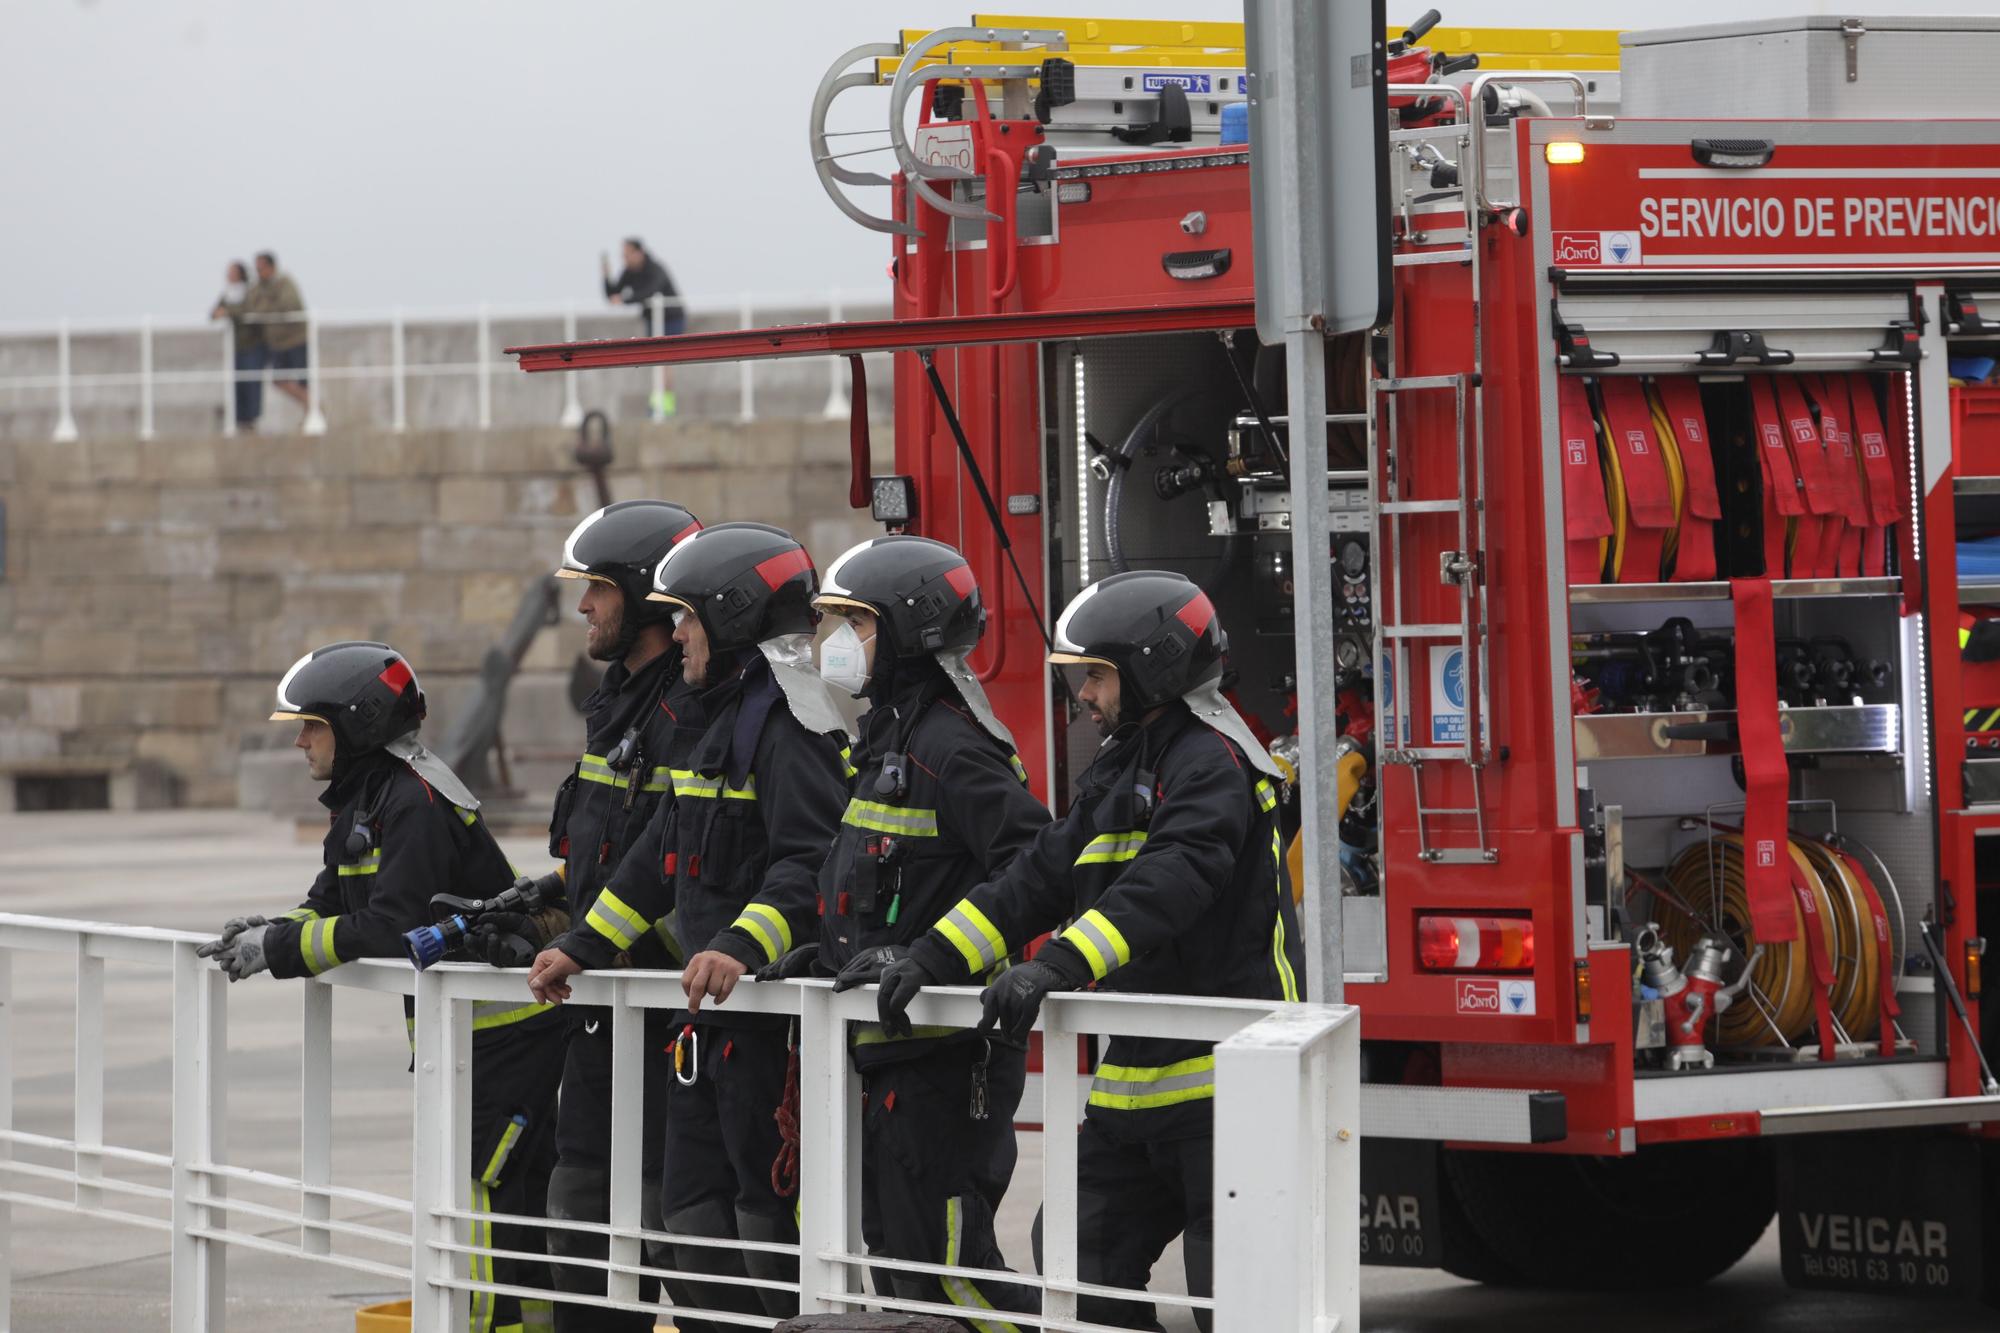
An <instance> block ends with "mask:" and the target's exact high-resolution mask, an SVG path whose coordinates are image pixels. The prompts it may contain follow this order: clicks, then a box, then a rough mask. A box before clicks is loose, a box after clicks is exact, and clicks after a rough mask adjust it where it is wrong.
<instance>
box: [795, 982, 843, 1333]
mask: <svg viewBox="0 0 2000 1333" xmlns="http://www.w3.org/2000/svg"><path fill="white" fill-rule="evenodd" d="M793 984H795V985H797V986H799V1004H800V1010H799V1105H801V1106H811V1107H814V1108H817V1109H816V1113H815V1114H813V1115H810V1116H807V1117H805V1123H804V1124H803V1125H801V1126H800V1134H801V1142H800V1144H799V1311H800V1313H802V1314H824V1313H830V1312H834V1311H838V1310H841V1309H844V1308H851V1306H850V1304H849V1303H848V1302H846V1301H843V1300H840V1299H838V1297H839V1296H844V1295H847V1294H848V1293H850V1292H852V1291H853V1290H854V1285H853V1283H852V1281H851V1277H852V1274H853V1270H852V1269H850V1268H849V1267H848V1266H847V1265H846V1264H844V1263H840V1262H838V1261H837V1260H831V1259H822V1258H820V1257H819V1256H821V1255H823V1254H847V1253H850V1252H851V1250H852V1246H853V1236H852V1235H851V1234H850V1233H849V1230H848V1225H847V1222H848V1217H847V1199H848V1194H849V1188H850V1186H851V1185H852V1184H853V1182H852V1181H851V1180H850V1178H849V1176H848V1166H849V1162H848V1155H847V1140H848V1122H849V1120H850V1119H851V1118H853V1116H854V1112H855V1110H856V1109H857V1108H856V1104H855V1100H856V1099H855V1097H854V1092H853V1089H852V1088H851V1087H850V1086H849V1084H848V1082H847V1070H848V1063H847V1025H846V1024H845V1023H843V1022H841V1021H840V1020H839V1019H837V1018H835V1017H834V1016H833V1003H832V1001H833V991H832V990H831V989H830V988H828V987H827V986H826V985H825V983H823V982H822V983H813V982H803V983H793ZM822 1293H826V1294H825V1295H822Z"/></svg>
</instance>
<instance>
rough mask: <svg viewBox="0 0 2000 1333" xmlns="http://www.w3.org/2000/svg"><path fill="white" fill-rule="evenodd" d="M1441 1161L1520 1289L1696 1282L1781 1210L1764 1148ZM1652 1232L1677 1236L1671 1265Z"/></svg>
mask: <svg viewBox="0 0 2000 1333" xmlns="http://www.w3.org/2000/svg"><path fill="white" fill-rule="evenodd" d="M1443 1165H1444V1184H1445V1188H1446V1190H1447V1191H1448V1192H1449V1193H1450V1194H1452V1195H1454V1196H1456V1200H1457V1204H1458V1207H1459V1208H1460V1209H1461V1210H1462V1211H1463V1214H1464V1217H1465V1219H1466V1221H1467V1222H1468V1223H1469V1224H1470V1225H1471V1228H1472V1229H1473V1230H1474V1231H1476V1232H1477V1233H1478V1235H1479V1238H1480V1239H1481V1240H1482V1241H1484V1242H1485V1247H1486V1249H1487V1250H1488V1251H1490V1253H1491V1256H1492V1257H1493V1259H1494V1260H1495V1261H1496V1262H1497V1263H1498V1264H1499V1265H1500V1271H1501V1272H1502V1274H1503V1276H1502V1278H1501V1281H1503V1282H1506V1281H1509V1278H1508V1277H1507V1276H1505V1275H1506V1274H1511V1281H1512V1282H1513V1283H1515V1284H1518V1285H1523V1286H1532V1287H1554V1288H1569V1289H1605V1288H1631V1287H1635V1286H1638V1287H1694V1286H1699V1285H1701V1284H1702V1283H1704V1282H1706V1281H1708V1280H1709V1279H1710V1278H1713V1277H1716V1276H1718V1275H1720V1274H1721V1273H1723V1272H1726V1271H1727V1270H1728V1269H1729V1268H1730V1267H1731V1266H1732V1265H1733V1264H1735V1263H1736V1261H1737V1260H1738V1259H1741V1258H1742V1257H1743V1256H1744V1254H1745V1253H1747V1252H1748V1251H1749V1249H1750V1247H1751V1246H1752V1245H1755V1244H1756V1243H1757V1241H1758V1238H1759V1237H1761V1236H1762V1235H1763V1234H1764V1231H1765V1228H1767V1227H1768V1226H1769V1225H1770V1223H1771V1217H1772V1214H1773V1212H1774V1211H1775V1207H1776V1199H1775V1182H1774V1178H1773V1174H1772V1168H1771V1160H1770V1157H1769V1155H1768V1154H1767V1153H1765V1152H1764V1151H1763V1148H1762V1146H1761V1145H1760V1144H1756V1143H1747V1142H1731V1143H1690V1144H1669V1145H1662V1146H1658V1147H1652V1148H1645V1149H1642V1150H1640V1151H1639V1152H1638V1153H1636V1154H1634V1155H1632V1156H1630V1157H1615V1158H1613V1157H1576V1156H1557V1155H1549V1154H1540V1153H1508V1152H1446V1153H1445V1154H1444V1163H1443ZM1446 1215H1447V1216H1449V1210H1447V1214H1446ZM1645 1236H1672V1237H1674V1244H1673V1247H1672V1256H1673V1257H1672V1262H1670V1263H1662V1262H1661V1260H1660V1254H1659V1251H1658V1250H1657V1248H1655V1247H1651V1246H1648V1245H1646V1244H1644V1243H1640V1241H1639V1238H1643V1237H1645ZM1454 1271H1456V1270H1455V1269H1454ZM1462 1276H1467V1277H1473V1276H1478V1280H1481V1281H1492V1280H1493V1279H1491V1278H1488V1277H1485V1276H1483V1275H1475V1274H1472V1273H1466V1274H1463V1275H1462Z"/></svg>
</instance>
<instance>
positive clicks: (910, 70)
mask: <svg viewBox="0 0 2000 1333" xmlns="http://www.w3.org/2000/svg"><path fill="white" fill-rule="evenodd" d="M952 42H1014V43H1018V44H1020V45H1022V46H1041V47H1046V48H1047V49H1049V50H1051V51H1067V50H1068V49H1069V37H1068V35H1067V34H1065V33H1064V32H1063V31H1062V30H1061V29H1060V28H939V29H937V30H936V31H934V32H928V33H925V34H924V35H923V36H922V37H921V38H919V39H918V40H917V43H916V45H914V46H912V47H910V49H909V50H908V51H906V52H904V54H903V61H902V63H901V64H899V65H898V66H896V78H895V81H894V82H893V83H891V84H890V86H889V143H890V146H891V147H893V148H894V149H895V151H896V161H897V163H898V164H899V165H901V167H902V168H903V174H904V175H906V176H908V177H910V178H911V179H912V181H913V182H914V183H915V184H916V186H917V194H918V196H919V197H921V198H922V199H923V200H924V201H925V202H926V203H928V204H930V205H931V206H932V207H933V208H936V209H937V210H938V211H939V212H941V213H945V214H947V215H948V216H951V217H959V218H965V219H966V220H967V221H974V222H992V221H996V220H997V219H995V218H994V217H993V216H992V215H991V214H989V213H988V212H987V211H986V210H985V209H983V208H980V207H978V206H977V205H973V204H960V203H957V202H956V201H954V200H950V199H944V198H941V197H940V196H939V195H938V194H937V192H936V191H935V190H932V189H930V188H929V187H928V186H927V185H925V184H924V180H971V179H972V178H973V173H972V172H969V171H961V170H959V169H958V168H956V167H935V166H932V165H930V164H929V163H926V162H922V161H919V160H918V158H917V155H916V153H915V152H913V151H912V150H911V148H910V142H909V138H908V137H907V136H906V135H905V134H904V133H903V111H904V108H905V107H907V106H908V105H909V101H910V93H911V91H912V90H913V89H914V88H916V87H917V86H918V85H920V84H929V83H934V82H936V81H937V80H938V79H941V78H964V79H972V78H984V79H996V80H997V79H1030V78H1034V77H1036V76H1037V74H1038V73H1039V71H1038V70H1031V69H1021V68H1016V67H1013V66H1009V65H964V66H946V67H943V68H932V69H919V68H918V66H919V65H920V64H921V63H922V62H923V60H924V58H925V57H927V56H928V55H929V54H930V53H931V52H932V51H934V50H936V49H937V48H938V47H940V46H946V45H949V44H950V43H952Z"/></svg>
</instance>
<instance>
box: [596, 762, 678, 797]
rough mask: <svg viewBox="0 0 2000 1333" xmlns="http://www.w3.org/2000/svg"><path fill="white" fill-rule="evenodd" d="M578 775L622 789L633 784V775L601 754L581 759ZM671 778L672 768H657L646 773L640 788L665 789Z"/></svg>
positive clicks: (649, 789) (645, 789)
mask: <svg viewBox="0 0 2000 1333" xmlns="http://www.w3.org/2000/svg"><path fill="white" fill-rule="evenodd" d="M576 775H577V777H579V778H581V779H582V780H583V781H585V782H598V783H602V784H604V785H605V786H607V787H617V788H619V789H620V790H623V789H624V788H626V787H629V786H631V785H632V775H631V774H629V773H620V772H618V771H617V770H616V769H614V768H612V767H611V763H610V761H609V760H608V759H606V758H605V757H604V756H603V755H601V754H586V755H585V756H584V757H583V758H581V759H579V760H578V761H577V764H576ZM671 780H672V772H671V770H669V769H665V768H656V769H653V770H652V771H651V772H649V773H648V774H647V775H646V781H645V784H644V785H643V786H641V787H640V788H639V790H641V791H665V790H667V785H668V783H669V782H670V781H671Z"/></svg>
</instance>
